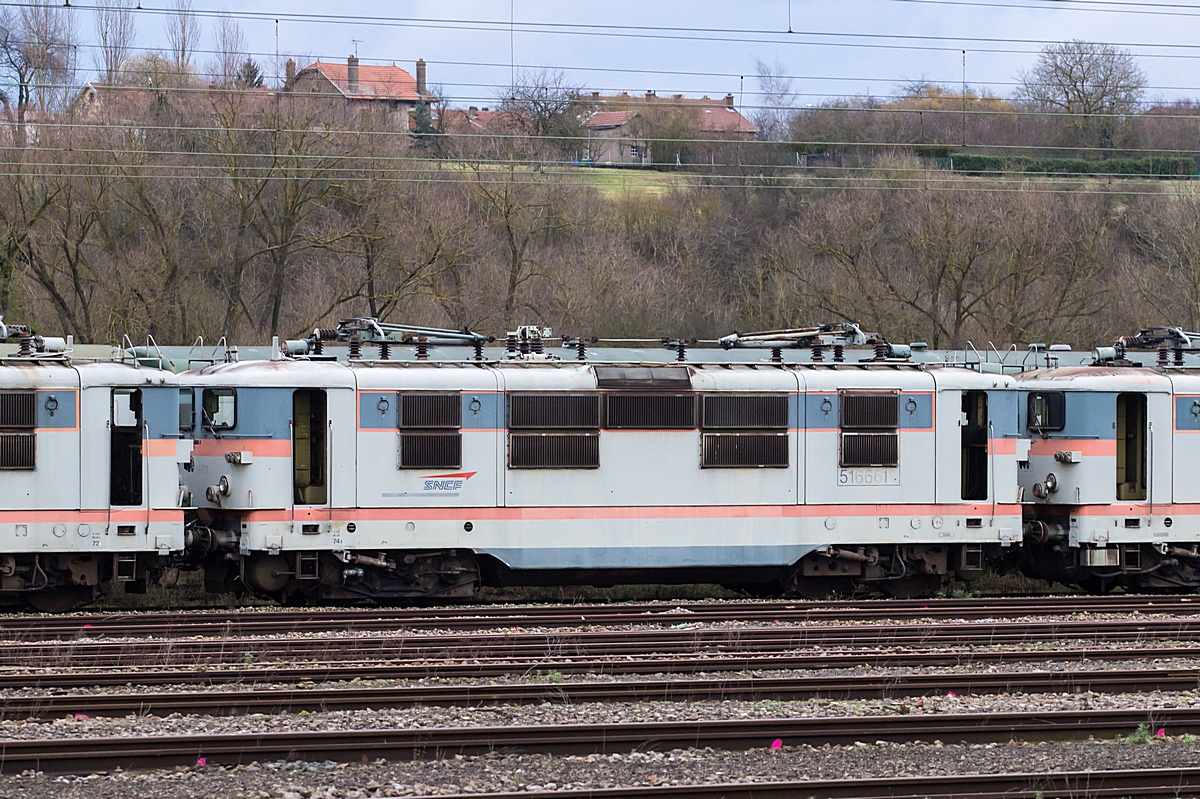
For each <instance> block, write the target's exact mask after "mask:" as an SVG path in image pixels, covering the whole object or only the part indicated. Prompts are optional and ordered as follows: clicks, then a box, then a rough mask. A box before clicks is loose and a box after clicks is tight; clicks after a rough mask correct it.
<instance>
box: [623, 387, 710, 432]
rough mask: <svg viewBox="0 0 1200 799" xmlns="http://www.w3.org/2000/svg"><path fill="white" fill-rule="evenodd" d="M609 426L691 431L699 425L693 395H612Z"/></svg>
mask: <svg viewBox="0 0 1200 799" xmlns="http://www.w3.org/2000/svg"><path fill="white" fill-rule="evenodd" d="M606 403H607V412H606V418H605V422H606V425H605V426H606V427H611V428H614V429H626V430H630V429H632V430H638V429H640V430H690V429H692V428H694V427H695V426H696V398H695V397H694V396H693V395H691V394H609V395H608V398H607V400H606Z"/></svg>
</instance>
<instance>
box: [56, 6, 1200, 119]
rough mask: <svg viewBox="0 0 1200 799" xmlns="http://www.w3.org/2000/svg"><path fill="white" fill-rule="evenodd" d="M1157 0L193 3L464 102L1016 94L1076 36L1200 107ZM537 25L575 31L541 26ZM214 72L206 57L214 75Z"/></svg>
mask: <svg viewBox="0 0 1200 799" xmlns="http://www.w3.org/2000/svg"><path fill="white" fill-rule="evenodd" d="M1150 2H1161V3H1164V5H1163V6H1161V7H1159V8H1158V9H1157V10H1155V9H1154V7H1153V6H1149V5H1148V4H1147V3H1128V4H1123V3H1120V2H1111V1H1109V0H1101V1H1100V2H1076V0H978V2H975V0H940V1H935V0H841V1H840V2H812V1H811V0H792V4H791V26H792V30H793V31H794V33H792V34H791V35H789V34H788V33H787V30H788V15H789V6H788V0H742V1H741V2H726V1H724V0H722V1H720V2H718V1H717V0H690V2H682V1H679V0H677V1H676V2H646V0H636V1H635V0H606V2H602V3H578V2H561V1H560V2H551V1H550V0H512V14H513V19H514V22H515V23H516V24H515V25H514V28H513V31H512V33H511V34H510V30H509V21H510V3H509V2H508V0H500V2H495V1H489V2H485V0H413V1H412V2H368V0H341V1H340V2H337V3H331V2H328V0H322V1H321V2H316V1H315V0H287V2H284V1H283V0H247V1H246V2H241V3H225V4H221V3H220V2H217V1H216V0H193V3H194V6H195V8H196V10H197V11H200V12H211V11H216V10H219V9H221V8H222V7H226V8H230V9H234V10H236V11H237V12H241V13H245V14H247V15H251V16H247V17H243V18H241V24H242V27H243V28H244V30H245V32H246V34H247V38H248V40H249V41H250V46H251V49H252V50H253V51H255V52H256V53H260V54H263V55H264V57H263V58H260V60H261V61H263V62H264V64H266V63H267V62H268V61H271V60H273V59H272V58H271V56H273V54H274V53H275V51H276V27H278V49H279V51H280V52H282V53H284V54H295V55H297V60H298V61H301V62H304V61H305V60H308V59H310V58H311V57H321V58H325V59H339V60H340V59H345V58H346V56H347V55H349V54H351V53H352V52H354V48H355V41H354V40H356V39H357V40H359V42H358V44H357V47H358V53H359V56H360V58H361V59H362V60H363V62H364V63H370V62H379V63H390V62H393V61H394V62H396V63H397V64H399V65H400V66H403V67H405V68H406V69H408V70H409V71H410V72H411V71H413V67H412V64H413V62H414V61H416V59H417V58H424V59H425V60H426V61H428V62H429V81H430V83H434V84H439V85H440V86H442V87H443V89H444V91H445V93H446V94H447V95H449V96H452V97H454V98H455V99H456V100H457V101H458V104H461V105H468V104H472V105H487V104H488V103H490V102H494V101H495V98H496V96H497V95H498V92H499V89H498V88H497V87H500V86H504V85H506V84H507V83H508V82H509V75H510V58H511V59H512V60H514V61H515V63H516V64H517V66H518V68H519V67H520V66H521V65H526V66H533V67H552V68H558V69H562V70H563V71H564V72H565V73H566V74H567V76H568V80H569V81H570V82H572V83H573V84H579V85H584V86H587V87H588V88H590V89H593V90H601V91H604V92H606V93H608V92H615V91H621V90H627V91H629V92H631V93H635V92H644V91H647V90H654V91H657V92H658V93H659V94H670V93H684V94H688V95H695V96H699V95H702V94H708V95H710V96H714V97H715V96H722V95H724V94H725V93H726V92H733V93H734V94H735V95H739V103H740V104H743V105H746V106H749V105H752V104H754V102H755V97H754V95H753V92H754V91H755V90H756V89H757V82H756V80H755V79H754V77H753V76H754V74H755V72H756V69H755V61H756V59H762V60H763V61H766V62H769V63H775V62H778V63H779V64H781V65H782V67H783V68H784V69H785V70H786V72H787V73H788V74H789V75H793V76H796V78H795V80H794V84H795V88H796V89H797V91H798V92H799V93H800V95H801V96H800V99H799V103H800V104H801V105H803V104H807V103H812V104H816V103H819V102H820V101H821V100H822V99H824V98H825V97H828V96H831V95H847V94H864V93H867V92H870V93H872V94H874V95H877V96H880V95H888V94H890V93H892V92H894V91H896V89H897V87H898V85H900V84H902V83H903V82H905V81H910V80H916V79H922V78H924V79H927V80H932V81H940V82H949V83H954V84H957V83H959V82H960V81H961V80H962V74H963V54H962V50H963V49H965V50H966V51H967V52H966V80H967V83H968V84H969V85H971V86H972V87H979V86H988V87H990V88H991V89H992V90H993V91H995V92H996V93H998V94H1008V93H1009V92H1011V90H1012V85H1011V84H1012V81H1014V80H1015V78H1016V76H1017V73H1018V72H1019V71H1020V70H1022V69H1026V68H1028V67H1029V66H1031V65H1032V64H1033V62H1034V61H1035V59H1036V53H1037V50H1038V49H1039V44H1038V42H1039V41H1044V40H1063V39H1074V38H1078V39H1086V40H1091V41H1103V42H1110V43H1113V44H1117V45H1120V46H1122V47H1124V48H1127V49H1129V50H1131V51H1133V52H1134V54H1135V55H1136V56H1137V57H1138V60H1139V63H1140V64H1141V66H1142V68H1143V69H1144V70H1145V72H1146V74H1147V76H1148V78H1149V83H1150V86H1151V88H1150V90H1149V94H1150V95H1151V96H1152V97H1161V98H1164V99H1174V98H1179V97H1196V96H1200V88H1198V87H1200V79H1197V78H1196V77H1194V75H1195V73H1196V71H1197V68H1198V67H1200V8H1197V7H1195V6H1193V7H1192V8H1191V9H1188V8H1186V7H1184V6H1183V4H1175V5H1173V6H1171V5H1166V3H1169V2H1170V0H1150ZM165 5H166V0H144V2H143V6H144V7H147V8H149V7H151V6H155V7H160V8H161V7H162V6H165ZM1105 9H1106V10H1105ZM1135 10H1136V12H1137V13H1133V12H1134V11H1135ZM285 11H286V12H287V14H288V15H290V16H283V17H280V19H279V21H278V25H277V24H276V22H275V21H274V20H275V15H277V14H280V13H282V12H285ZM76 13H79V14H80V15H81V16H80V18H79V19H78V23H79V26H80V29H81V33H83V34H85V36H88V37H92V36H94V33H93V24H92V19H91V16H90V12H88V11H86V10H80V11H78V12H76ZM252 15H261V16H260V17H259V18H254V17H253V16H252ZM302 15H312V17H313V18H311V19H308V20H304V19H300V18H299V16H302ZM339 16H340V17H345V18H338V17H339ZM353 17H358V18H359V19H351V18H353ZM373 20H374V21H373ZM439 20H444V21H446V22H444V23H443V22H438V21H439ZM201 23H202V25H203V27H204V39H203V44H202V47H203V48H205V49H208V48H211V47H212V29H213V20H212V19H211V18H210V17H202V19H201ZM537 24H543V25H553V26H561V27H555V28H553V29H551V28H543V29H541V30H536V29H533V28H531V27H530V26H533V25H537ZM572 26H591V27H572ZM603 26H610V27H607V28H606V27H603ZM611 26H616V27H611ZM621 26H636V29H631V27H624V28H623V27H621ZM162 27H163V18H162V17H161V16H156V15H154V14H153V13H142V14H139V16H138V40H137V44H138V46H139V47H140V48H152V47H161V46H163V45H164V44H165V38H164V36H163V33H162ZM681 28H687V29H705V31H706V32H694V31H687V30H680V29H681ZM671 29H674V30H671ZM838 34H849V35H838ZM920 37H935V38H920ZM956 37H966V38H956ZM1171 45H1174V46H1171ZM82 60H83V59H81V61H82ZM88 60H89V61H90V59H88ZM204 60H205V57H204V56H203V55H201V56H200V57H199V58H198V61H199V62H200V63H201V65H202V64H203V61H204ZM742 76H744V88H743V83H742V80H741V77H742Z"/></svg>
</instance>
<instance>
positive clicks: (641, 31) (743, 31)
mask: <svg viewBox="0 0 1200 799" xmlns="http://www.w3.org/2000/svg"><path fill="white" fill-rule="evenodd" d="M6 5H8V6H10V7H18V8H21V7H24V8H31V7H40V6H38V5H37V4H35V3H6ZM70 8H72V9H77V10H93V11H94V10H97V9H99V8H100V7H99V6H95V5H75V6H71V7H70ZM137 11H138V12H139V13H143V14H152V15H172V14H174V13H175V11H174V9H171V8H160V7H151V6H145V5H143V6H142V7H141V8H140V9H137ZM192 13H193V14H195V15H196V16H202V17H222V16H225V17H230V18H232V19H253V20H259V21H273V20H275V19H281V20H288V21H292V22H306V23H318V22H320V23H330V24H356V25H357V24H366V23H369V24H372V25H378V26H385V27H403V28H424V29H429V28H433V29H443V30H479V31H485V32H503V31H505V30H507V29H508V27H510V26H511V27H512V28H513V29H514V30H521V32H522V33H526V34H559V35H578V36H604V37H620V38H649V39H668V40H685V41H719V42H731V43H749V44H756V43H757V44H804V45H809V46H812V45H837V44H838V43H834V42H820V41H799V40H797V39H796V37H798V36H812V37H825V38H836V39H865V40H871V41H875V40H901V41H913V42H918V41H929V42H943V43H948V44H945V45H941V46H933V45H930V46H925V47H916V46H912V45H878V46H880V47H888V48H890V49H928V50H941V51H956V50H961V49H962V46H961V45H962V43H964V42H968V43H973V44H1028V45H1046V44H1061V43H1064V41H1063V40H1059V39H1033V38H1021V37H1003V36H940V35H934V34H900V33H861V32H845V31H794V32H793V33H792V34H787V33H784V32H782V31H778V30H770V29H762V28H706V27H689V26H678V25H672V26H651V25H620V24H597V23H575V22H524V21H519V20H513V21H511V22H510V21H505V20H487V19H474V20H456V19H447V18H438V17H396V16H364V15H352V14H315V13H298V12H271V13H268V12H257V11H219V10H214V9H193V11H192ZM760 36H775V37H779V38H777V39H766V40H764V39H759V38H750V37H760ZM1093 44H1102V45H1109V46H1112V47H1128V48H1151V49H1153V48H1162V49H1185V50H1194V49H1198V48H1200V44H1194V43H1153V42H1121V41H1097V42H1093ZM845 46H855V47H859V46H875V45H868V44H857V43H850V44H848V45H845ZM972 49H975V50H977V51H978V52H1012V53H1028V52H1036V51H1030V50H1028V49H1023V50H995V49H987V48H972Z"/></svg>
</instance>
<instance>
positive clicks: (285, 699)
mask: <svg viewBox="0 0 1200 799" xmlns="http://www.w3.org/2000/svg"><path fill="white" fill-rule="evenodd" d="M80 676H81V677H82V679H81V680H80V681H79V685H78V687H87V686H88V685H89V681H88V680H87V675H80ZM1197 688H1200V669H1137V670H1124V671H1116V670H1114V671H1084V672H1070V671H1041V672H1001V673H995V672H992V673H984V674H899V675H870V676H834V677H808V676H805V677H763V678H731V679H707V680H679V679H676V680H636V681H624V682H542V683H511V684H500V685H462V684H460V685H413V686H388V687H361V686H349V687H344V688H294V689H281V688H255V689H250V690H244V691H225V692H221V691H193V692H186V691H180V692H163V693H150V692H144V691H143V692H131V693H117V694H112V693H110V694H104V693H85V694H53V693H51V694H38V695H24V696H13V697H5V699H4V702H3V704H0V718H20V719H24V718H41V719H45V718H51V717H61V716H63V715H71V716H75V715H86V716H127V715H130V714H136V715H142V716H144V715H151V714H153V715H156V716H165V715H169V714H171V713H182V714H184V715H207V716H238V715H247V714H250V713H264V714H278V713H299V712H300V711H309V712H314V711H329V710H361V709H363V708H384V707H388V708H402V707H426V706H434V707H449V706H470V707H481V706H494V705H528V704H540V703H542V702H551V703H555V704H578V703H582V702H631V703H632V702H701V701H707V702H719V701H724V700H739V701H761V700H778V701H787V700H801V699H815V698H827V699H892V698H900V697H913V696H945V695H946V693H947V692H952V693H953V694H955V695H959V696H969V695H984V694H998V693H1026V694H1039V693H1055V694H1062V693H1072V694H1078V693H1087V692H1095V693H1121V692H1126V693H1136V692H1143V691H1194V690H1196V689H1197Z"/></svg>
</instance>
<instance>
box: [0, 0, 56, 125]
mask: <svg viewBox="0 0 1200 799" xmlns="http://www.w3.org/2000/svg"><path fill="white" fill-rule="evenodd" d="M73 44H74V29H73V26H72V22H71V18H70V15H69V13H68V12H67V11H66V10H64V9H63V8H62V7H59V6H56V5H51V4H50V3H49V2H48V1H47V0H43V2H37V3H32V4H29V5H26V6H23V7H21V8H20V9H12V8H7V9H4V10H3V11H2V12H0V82H2V84H3V86H4V89H3V92H2V93H0V104H2V105H3V106H4V110H5V113H6V114H7V115H8V117H9V121H10V122H12V123H14V124H15V137H14V138H15V141H16V143H17V145H18V146H19V147H24V146H25V137H26V127H25V126H26V121H27V118H28V114H29V111H30V110H31V109H38V110H46V109H48V108H49V107H50V106H51V105H53V103H54V101H55V100H56V99H59V98H61V97H62V96H64V94H65V89H66V88H67V87H68V86H69V84H70V81H71V79H72V77H73V72H74V63H73V59H72V54H71V48H72V45H73ZM14 101H15V102H14Z"/></svg>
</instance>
